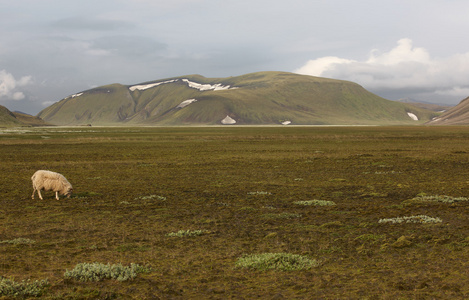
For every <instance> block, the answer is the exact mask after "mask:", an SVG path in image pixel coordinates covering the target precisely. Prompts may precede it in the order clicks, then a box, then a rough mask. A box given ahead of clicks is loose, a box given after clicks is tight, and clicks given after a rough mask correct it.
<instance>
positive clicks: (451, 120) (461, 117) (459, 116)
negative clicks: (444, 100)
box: [427, 97, 469, 125]
mask: <svg viewBox="0 0 469 300" xmlns="http://www.w3.org/2000/svg"><path fill="white" fill-rule="evenodd" d="M427 124H428V125H469V97H467V98H466V99H464V100H462V101H461V102H460V103H459V104H458V105H456V106H454V107H453V108H451V109H449V110H448V111H446V112H444V113H443V114H441V115H440V116H438V117H435V118H433V119H432V120H431V121H429V122H428V123H427Z"/></svg>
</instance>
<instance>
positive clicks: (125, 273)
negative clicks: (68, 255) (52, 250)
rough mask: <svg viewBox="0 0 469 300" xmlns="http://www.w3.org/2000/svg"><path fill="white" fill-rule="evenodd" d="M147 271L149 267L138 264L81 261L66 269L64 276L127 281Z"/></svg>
mask: <svg viewBox="0 0 469 300" xmlns="http://www.w3.org/2000/svg"><path fill="white" fill-rule="evenodd" d="M146 272H149V270H148V268H146V267H142V266H140V265H137V264H130V266H129V267H125V266H123V265H121V264H116V265H111V264H102V263H80V264H77V265H76V266H75V268H74V269H73V270H70V271H69V270H66V271H65V274H64V277H65V279H75V280H79V281H101V280H103V279H115V280H118V281H126V280H131V279H134V278H135V277H137V275H138V274H139V273H146Z"/></svg>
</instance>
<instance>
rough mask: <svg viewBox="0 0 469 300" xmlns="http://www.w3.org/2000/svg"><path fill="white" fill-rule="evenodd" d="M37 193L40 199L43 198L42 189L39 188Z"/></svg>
mask: <svg viewBox="0 0 469 300" xmlns="http://www.w3.org/2000/svg"><path fill="white" fill-rule="evenodd" d="M37 194H38V195H39V199H41V200H43V199H42V195H41V190H37Z"/></svg>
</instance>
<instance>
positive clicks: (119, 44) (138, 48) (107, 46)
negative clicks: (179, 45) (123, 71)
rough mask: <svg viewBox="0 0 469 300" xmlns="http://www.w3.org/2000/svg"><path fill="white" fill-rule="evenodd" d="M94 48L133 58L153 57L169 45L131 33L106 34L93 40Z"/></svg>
mask: <svg viewBox="0 0 469 300" xmlns="http://www.w3.org/2000/svg"><path fill="white" fill-rule="evenodd" d="M91 46H92V47H93V48H94V49H101V50H105V51H109V52H110V53H112V54H115V55H121V56H125V57H131V58H132V59H138V58H145V57H151V56H155V55H158V54H161V53H162V52H163V51H164V50H166V49H167V45H166V44H164V43H161V42H158V41H155V40H152V39H151V38H148V37H147V38H144V37H140V36H129V35H114V36H104V37H100V38H98V39H95V40H93V41H92V42H91Z"/></svg>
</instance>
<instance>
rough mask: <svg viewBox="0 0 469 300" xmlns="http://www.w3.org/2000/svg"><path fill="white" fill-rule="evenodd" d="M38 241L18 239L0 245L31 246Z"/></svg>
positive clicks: (1, 242)
mask: <svg viewBox="0 0 469 300" xmlns="http://www.w3.org/2000/svg"><path fill="white" fill-rule="evenodd" d="M35 242H36V241H34V240H31V239H26V238H17V239H13V240H5V241H0V244H13V245H30V244H34V243H35Z"/></svg>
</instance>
